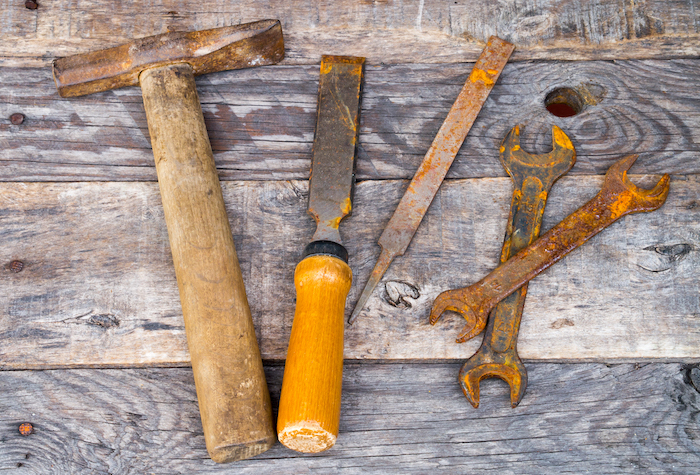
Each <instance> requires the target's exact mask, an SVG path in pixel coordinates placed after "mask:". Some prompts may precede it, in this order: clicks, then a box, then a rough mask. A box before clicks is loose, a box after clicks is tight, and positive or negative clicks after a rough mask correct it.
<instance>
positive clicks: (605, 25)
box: [0, 0, 700, 67]
mask: <svg viewBox="0 0 700 475" xmlns="http://www.w3.org/2000/svg"><path fill="white" fill-rule="evenodd" d="M0 12H1V14H0V32H2V34H3V39H4V41H3V44H2V45H0V58H2V59H0V65H5V66H21V67H26V66H30V65H32V66H36V65H37V64H41V65H46V64H48V62H49V61H50V60H51V59H52V58H54V57H57V56H65V55H69V54H75V53H78V52H84V51H87V50H96V49H101V48H107V47H110V46H114V45H117V44H121V43H125V42H127V41H129V40H130V39H132V38H138V37H143V36H150V35H154V34H158V33H164V32H166V31H169V30H193V29H206V28H214V27H218V26H226V25H232V24H239V23H243V22H248V21H254V20H259V19H262V18H279V19H280V20H281V21H282V25H283V29H284V34H285V42H286V46H287V60H286V61H287V62H293V63H297V64H298V63H305V64H309V63H315V62H316V61H317V60H318V56H319V54H320V53H332V54H339V55H353V56H366V57H367V58H368V61H369V63H376V64H378V63H381V62H384V63H386V62H394V63H411V62H423V63H424V62H431V63H444V62H461V61H464V60H465V58H469V59H472V60H473V59H474V58H476V56H477V55H478V52H479V51H480V50H481V49H482V47H483V42H484V41H486V40H487V39H488V37H489V36H490V35H499V36H501V37H502V38H504V39H507V40H509V41H511V42H514V43H515V44H516V45H517V47H518V50H517V51H516V53H515V56H514V60H516V61H517V60H529V59H560V60H565V61H570V60H589V59H626V58H668V57H676V58H677V57H697V55H698V53H700V46H699V44H698V37H699V35H698V22H699V20H700V9H699V8H698V7H697V4H696V1H695V0H691V1H683V0H668V1H665V0H645V1H636V2H607V1H604V0H590V1H580V0H542V1H538V2H532V1H528V2H524V3H523V2H500V3H498V4H495V3H494V2H483V1H480V0H460V1H454V0H449V1H446V0H425V1H421V2H388V1H386V2H385V1H381V2H372V1H363V2H355V1H352V0H343V1H336V2H320V3H319V2H314V3H306V2H286V1H284V0H266V1H256V0H245V1H240V2H235V3H233V4H230V3H223V2H201V1H196V0H165V1H159V2H138V1H133V0H132V1H124V2H117V3H110V4H105V3H104V2H99V1H95V0H57V1H52V2H44V3H43V4H42V3H39V8H38V9H36V10H28V9H26V8H25V7H24V4H23V2H17V1H12V0H2V1H0Z"/></svg>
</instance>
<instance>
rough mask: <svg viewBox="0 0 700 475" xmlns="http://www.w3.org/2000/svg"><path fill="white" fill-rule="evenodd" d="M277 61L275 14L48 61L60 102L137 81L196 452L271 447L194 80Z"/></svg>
mask: <svg viewBox="0 0 700 475" xmlns="http://www.w3.org/2000/svg"><path fill="white" fill-rule="evenodd" d="M282 58H284V40H283V38H282V27H281V26H280V23H279V21H277V20H263V21H258V22H255V23H248V24H244V25H238V26H229V27H224V28H216V29H212V30H203V31H195V32H189V33H184V32H173V33H165V34H162V35H157V36H151V37H148V38H142V39H139V40H134V41H132V42H131V43H127V44H125V45H121V46H117V47H115V48H110V49H106V50H102V51H95V52H91V53H86V54H80V55H76V56H70V57H67V58H61V59H57V60H55V61H54V63H53V74H54V79H55V81H56V86H57V87H58V92H59V94H60V95H61V96H62V97H71V96H81V95H84V94H91V93H94V92H101V91H107V90H109V89H114V88H118V87H123V86H135V85H137V84H138V85H140V86H141V90H142V92H143V103H144V108H145V109H146V119H147V120H148V131H149V132H150V135H151V146H152V147H153V155H154V157H155V162H156V171H157V173H158V183H159V186H160V194H161V198H162V200H163V210H164V214H165V221H166V224H167V227H168V236H169V238H170V249H171V251H172V255H173V263H174V265H175V274H176V276H177V283H178V288H179V290H180V302H181V304H182V313H183V316H184V320H185V331H186V333H187V343H188V346H189V350H190V355H191V357H192V371H193V373H194V380H195V385H196V388H197V399H198V401H199V410H200V414H201V417H202V426H203V429H204V439H205V441H206V445H207V450H208V451H209V455H210V456H211V458H212V460H214V461H215V462H230V461H234V460H241V459H245V458H249V457H253V456H255V455H257V454H259V453H261V452H264V451H266V450H267V449H269V448H270V447H271V446H272V445H273V444H274V443H275V430H274V427H273V423H272V411H271V407H270V395H269V392H268V389H267V384H266V381H265V374H264V373H263V366H262V359H261V357H260V350H259V348H258V342H257V339H256V337H255V328H254V327H253V319H252V318H251V314H250V308H249V307H248V300H247V299H246V294H245V287H244V285H243V276H242V274H241V269H240V266H239V264H238V258H237V256H236V250H235V248H234V244H233V237H232V235H231V228H230V225H229V221H228V216H227V214H226V209H225V208H224V198H223V194H222V192H221V185H220V184H219V178H218V176H217V173H216V166H215V164H214V157H213V155H212V151H211V145H210V144H209V137H208V136H207V131H206V128H205V125H204V117H203V116H202V108H201V106H200V103H199V97H198V95H197V89H196V87H195V82H194V76H196V75H200V74H205V73H209V72H215V71H224V70H229V69H240V68H247V67H251V66H262V65H267V64H274V63H277V62H279V61H280V60H282Z"/></svg>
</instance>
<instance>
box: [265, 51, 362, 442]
mask: <svg viewBox="0 0 700 475" xmlns="http://www.w3.org/2000/svg"><path fill="white" fill-rule="evenodd" d="M364 61H365V59H364V58H354V57H347V56H324V57H323V59H322V61H321V75H320V81H319V88H318V111H317V120H316V134H315V137H314V148H313V159H312V163H311V181H310V185H309V206H308V212H309V214H310V215H311V216H312V217H313V218H314V219H315V220H316V223H317V227H316V233H315V234H314V236H313V238H312V242H311V243H310V244H309V245H308V246H306V249H305V250H304V257H303V259H302V261H301V262H300V263H299V264H298V265H297V267H296V270H295V273H294V284H295V286H296V291H297V303H296V311H295V313H294V321H293V323H292V334H291V336H290V339H289V347H288V349H287V361H286V364H285V368H284V379H283V381H282V393H281V396H280V407H279V415H278V418H277V436H278V438H279V441H280V442H281V443H282V444H284V445H285V446H287V447H289V448H290V449H293V450H296V451H299V452H311V453H313V452H321V451H323V450H326V449H329V448H330V447H332V446H333V444H335V441H336V438H337V436H338V425H339V422H340V392H341V385H342V377H343V332H344V329H345V325H344V323H345V322H344V316H345V299H346V298H347V295H348V292H349V290H350V285H351V283H352V271H351V270H350V267H349V266H348V264H347V262H348V252H347V250H346V249H345V248H344V247H343V244H342V241H341V239H340V233H339V232H338V226H339V224H340V221H341V220H342V219H343V218H344V217H345V216H347V215H348V214H349V213H350V211H351V209H352V189H353V185H354V181H355V175H354V169H355V149H356V147H357V139H358V130H359V120H360V95H361V90H362V77H363V65H364Z"/></svg>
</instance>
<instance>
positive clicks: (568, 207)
mask: <svg viewBox="0 0 700 475" xmlns="http://www.w3.org/2000/svg"><path fill="white" fill-rule="evenodd" d="M655 179H656V178H654V179H652V177H646V178H644V177H639V176H635V177H633V180H635V181H637V182H640V183H646V184H647V185H649V184H651V183H652V182H653V181H654V180H655ZM601 181H602V177H598V176H593V177H584V176H582V177H571V178H564V179H562V180H560V182H559V183H558V184H557V185H555V187H554V189H553V190H552V193H551V196H550V200H549V205H548V208H547V211H546V213H545V218H544V223H543V230H545V229H548V228H550V227H551V226H553V225H554V224H555V223H556V222H558V221H559V220H560V219H561V218H562V217H564V216H566V215H567V214H568V213H570V212H571V211H573V210H574V209H576V208H577V207H578V206H580V205H581V204H583V203H584V202H585V201H586V200H587V199H589V198H590V197H592V196H593V195H594V194H595V193H596V192H597V190H598V189H599V187H600V184H601ZM405 186H406V182H405V181H365V182H361V183H359V184H358V186H357V189H356V198H355V203H354V204H355V206H354V209H353V213H354V214H353V216H351V217H350V218H348V219H347V221H344V222H343V225H342V226H341V229H340V231H341V235H342V236H343V238H344V240H345V245H346V246H347V248H348V251H349V254H350V267H351V268H352V269H353V273H354V282H353V287H352V289H351V291H350V295H349V297H348V308H347V312H348V313H349V312H350V309H351V308H352V305H354V303H355V302H356V301H357V299H358V298H359V292H360V290H361V289H362V287H363V286H364V283H365V281H366V279H367V278H368V275H369V273H370V271H371V268H372V266H373V265H374V262H375V261H376V259H377V257H378V254H379V247H378V246H377V244H376V242H377V239H378V237H379V235H380V234H381V232H382V229H383V227H384V226H385V225H386V223H387V222H388V220H389V218H390V216H391V214H392V213H393V210H394V208H395V206H396V204H397V203H398V200H399V199H400V197H401V194H402V193H403V190H404V188H405ZM223 190H224V197H225V201H226V206H227V209H228V211H229V218H230V220H231V225H232V232H233V235H234V241H235V243H236V247H237V250H238V255H239V259H240V262H241V267H242V269H243V276H244V280H245V285H246V289H247V294H248V299H249V302H250V306H251V309H252V313H253V318H254V321H255V324H256V329H257V332H258V339H259V341H260V347H261V351H262V354H263V357H264V358H265V359H268V360H281V359H284V357H285V352H286V347H287V342H288V339H289V332H290V330H291V323H292V317H293V314H294V286H293V272H294V267H295V265H296V263H297V262H298V261H299V259H300V256H301V252H302V250H303V248H304V246H305V245H306V244H307V243H308V242H309V240H310V239H311V236H312V234H313V231H314V225H313V221H312V219H311V218H309V217H308V216H307V215H306V213H305V210H306V205H307V182H297V181H287V182H224V184H223ZM510 193H511V185H510V182H509V180H507V179H503V178H496V179H490V178H489V179H478V180H456V181H448V182H446V183H445V184H443V186H442V188H441V190H440V192H439V194H438V196H437V197H436V201H435V202H434V203H433V205H432V207H431V209H430V211H429V212H428V214H427V216H426V218H425V219H424V220H423V223H422V225H421V227H420V229H419V230H418V232H417V234H416V237H415V238H414V240H413V242H412V244H411V246H410V247H409V249H408V252H407V253H406V255H405V256H404V257H402V258H398V259H397V260H396V261H395V262H394V263H393V265H392V267H391V268H390V269H389V271H388V272H387V274H386V276H385V279H384V281H383V282H382V283H381V284H380V286H379V288H378V289H377V290H376V291H375V293H374V295H373V296H372V298H371V299H370V301H369V303H368V306H367V309H366V310H365V312H364V313H363V314H361V316H360V318H359V319H358V321H357V322H356V323H355V324H354V325H353V326H351V327H348V328H347V329H346V336H345V341H346V347H345V357H346V358H349V359H375V360H376V359H382V360H426V359H428V360H431V359H459V360H462V359H465V358H467V357H468V356H469V355H471V354H472V353H473V352H474V351H475V350H476V347H477V345H478V342H477V341H471V342H468V343H466V344H457V343H455V341H454V339H455V338H456V336H457V333H458V331H459V330H460V329H461V328H462V326H463V323H464V322H463V320H462V319H461V318H458V317H457V316H455V317H446V318H445V319H444V320H443V321H441V322H440V323H439V324H438V325H436V326H434V327H432V326H430V325H429V324H428V321H427V317H428V313H429V309H430V306H431V305H432V301H433V300H434V298H435V297H436V296H437V294H438V293H439V292H441V291H443V290H446V289H449V288H455V287H461V286H464V285H466V284H469V283H471V282H475V281H476V280H478V279H480V278H481V277H483V276H484V275H486V274H487V273H488V272H489V271H490V270H491V269H492V268H493V267H494V266H495V264H496V263H497V261H498V256H499V253H500V248H501V242H502V239H503V233H504V229H505V220H506V218H507V214H508V207H509V205H510ZM698 203H700V178H698V177H697V176H686V177H676V178H675V179H674V181H673V183H672V187H671V193H670V195H669V198H668V202H667V203H666V204H665V205H664V206H663V207H662V208H661V209H660V210H659V211H656V212H654V213H650V214H642V215H633V216H628V217H626V218H623V220H622V221H621V222H619V223H616V224H615V225H613V226H612V227H611V228H609V229H608V230H606V231H605V232H603V233H601V234H600V235H598V236H596V237H595V238H593V239H592V240H591V242H589V243H588V244H587V245H585V246H584V247H583V248H581V249H578V250H577V251H575V252H574V253H573V254H572V255H570V256H568V257H567V258H566V259H565V260H563V261H562V262H560V263H559V264H557V265H556V266H554V267H553V268H551V269H549V270H548V271H547V272H546V273H545V274H544V275H542V276H540V277H539V278H537V279H535V280H534V281H533V282H532V284H531V286H530V290H529V292H528V300H527V303H526V306H525V314H524V317H523V323H522V329H521V332H520V340H519V349H520V353H521V355H522V357H523V358H525V359H528V360H555V361H576V360H592V361H617V360H664V359H667V360H668V359H671V360H676V361H677V360H679V359H686V360H697V359H699V358H700V346H699V345H698V344H697V343H698V335H699V334H700V319H698V308H700V303H699V301H698V299H700V292H699V291H698V290H699V289H700V277H699V276H698V273H697V267H698V260H699V259H700V256H699V255H698V252H697V249H698V242H697V241H698V236H699V235H700V222H699V221H698V220H697V219H696V217H697V213H696V212H695V211H696V210H697V208H698ZM0 216H2V227H0V237H1V238H2V242H3V246H2V247H1V248H0V264H1V265H2V266H3V267H2V268H3V269H4V270H3V271H2V272H0V288H2V289H4V290H3V292H2V293H0V361H1V363H0V364H1V365H2V368H5V369H27V368H49V367H74V366H111V365H118V366H132V365H136V366H143V365H172V364H187V362H188V361H189V356H188V353H187V350H186V342H185V335H184V328H183V323H182V316H181V310H180V304H179V298H178V294H177V288H176V283H175V277H174V272H173V269H172V261H171V257H170V251H169V246H168V240H167V233H166V229H165V224H164V221H163V216H162V207H161V204H160V197H159V194H158V188H157V185H156V184H155V183H64V184H61V183H47V184H42V183H6V184H2V185H0ZM13 260H20V261H22V262H23V263H24V269H23V270H22V271H21V272H19V273H14V272H11V271H10V270H9V267H8V265H9V264H10V262H11V261H13Z"/></svg>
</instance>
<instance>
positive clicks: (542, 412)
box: [0, 364, 700, 475]
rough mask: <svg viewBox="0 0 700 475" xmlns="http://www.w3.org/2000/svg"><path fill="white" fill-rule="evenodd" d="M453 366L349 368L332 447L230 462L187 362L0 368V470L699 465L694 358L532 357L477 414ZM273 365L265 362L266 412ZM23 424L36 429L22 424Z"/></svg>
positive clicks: (489, 389) (642, 468)
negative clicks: (210, 431) (525, 378)
mask: <svg viewBox="0 0 700 475" xmlns="http://www.w3.org/2000/svg"><path fill="white" fill-rule="evenodd" d="M459 366H460V365H459V364H411V365H404V364H378V365H358V364H354V365H346V367H345V374H344V378H343V379H344V382H343V411H342V416H341V426H340V435H339V437H338V442H337V443H336V445H335V447H333V448H332V449H330V450H329V451H327V452H323V453H321V454H316V455H313V456H309V455H307V456H300V455H299V454H297V453H295V452H292V451H291V450H289V449H286V448H284V447H283V446H282V445H280V444H276V445H275V446H274V447H273V448H272V449H271V450H270V451H268V452H265V453H264V454H261V455H259V456H257V457H255V458H254V459H250V460H246V461H242V462H236V463H233V464H229V465H216V464H214V462H212V461H211V460H209V459H208V457H207V454H206V451H205V450H204V439H203V436H202V428H201V424H200V422H199V413H198V410H197V403H196V398H195V393H194V384H193V379H192V372H191V370H190V369H189V368H170V369H130V370H124V369H123V370H71V371H10V372H2V373H0V390H1V391H2V394H3V397H2V399H0V413H2V415H3V418H2V423H1V424H0V440H2V450H0V470H3V473H17V474H42V475H43V474H65V473H76V474H78V473H80V474H82V473H90V474H108V473H109V474H114V473H119V474H127V473H128V474H143V473H158V474H176V473H182V474H186V473H202V474H215V473H239V474H260V473H264V474H266V475H268V474H270V475H272V474H285V475H286V474H290V473H342V474H355V473H358V474H359V473H411V474H412V473H416V474H417V473H421V474H424V473H435V472H437V471H442V472H445V473H485V472H488V473H499V474H519V475H521V474H533V475H539V474H542V473H547V474H549V473H552V474H554V473H557V474H565V473H571V474H581V473H596V474H615V475H618V474H625V473H630V474H640V473H644V474H662V473H663V474H696V473H697V469H698V466H700V428H699V427H698V423H697V414H698V412H699V411H700V394H698V389H699V387H700V370H699V369H698V368H697V367H688V366H686V367H684V366H682V365H679V364H648V365H634V364H624V365H612V366H606V365H601V364H565V365H556V364H533V365H530V384H529V386H528V392H527V394H526V395H525V398H524V399H523V402H522V403H521V404H520V406H519V407H518V408H516V409H511V408H510V404H509V401H508V396H507V391H506V386H505V384H503V383H501V382H498V381H496V380H488V381H485V382H484V383H483V392H482V398H481V399H482V405H481V406H480V407H479V409H476V410H475V409H473V408H472V407H471V406H469V404H468V403H467V401H466V399H465V398H464V396H463V395H462V393H461V391H460V389H459V386H458V384H457V383H456V381H455V375H456V373H457V371H458V370H459ZM282 370H283V368H282V366H273V367H267V377H268V381H269V384H270V391H271V393H272V398H273V407H277V400H278V398H279V390H280V385H281V382H282ZM693 381H694V382H695V385H693ZM24 422H29V423H31V424H33V426H34V433H33V434H31V435H29V436H21V435H20V434H19V433H18V426H19V425H20V424H21V423H24ZM5 471H6V472H5Z"/></svg>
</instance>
